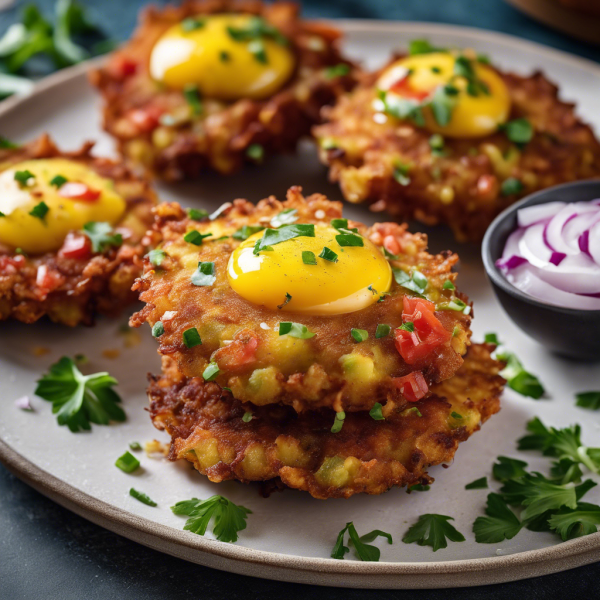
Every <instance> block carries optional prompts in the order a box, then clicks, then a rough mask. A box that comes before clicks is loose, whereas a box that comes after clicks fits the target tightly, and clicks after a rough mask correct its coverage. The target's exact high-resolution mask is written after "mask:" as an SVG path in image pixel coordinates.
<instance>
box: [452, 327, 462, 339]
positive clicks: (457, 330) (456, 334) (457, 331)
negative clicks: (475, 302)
mask: <svg viewBox="0 0 600 600" xmlns="http://www.w3.org/2000/svg"><path fill="white" fill-rule="evenodd" d="M460 331H461V330H460V327H459V326H458V325H455V326H454V329H453V330H452V337H457V336H458V335H460Z"/></svg>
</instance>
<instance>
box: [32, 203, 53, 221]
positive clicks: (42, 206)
mask: <svg viewBox="0 0 600 600" xmlns="http://www.w3.org/2000/svg"><path fill="white" fill-rule="evenodd" d="M49 210H50V208H49V207H48V205H47V204H46V203H45V202H44V201H43V200H42V201H41V202H39V203H38V204H36V205H35V206H34V207H33V208H32V209H31V210H30V211H29V214H30V215H31V216H32V217H35V218H36V219H40V220H41V221H43V220H44V217H45V216H46V215H47V214H48V211H49Z"/></svg>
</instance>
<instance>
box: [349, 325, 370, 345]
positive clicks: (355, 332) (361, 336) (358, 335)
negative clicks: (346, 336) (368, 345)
mask: <svg viewBox="0 0 600 600" xmlns="http://www.w3.org/2000/svg"><path fill="white" fill-rule="evenodd" d="M350 335H351V336H352V339H353V340H354V341H355V342H364V341H365V340H366V339H367V338H368V337H369V333H368V332H367V330H366V329H354V328H352V329H351V330H350Z"/></svg>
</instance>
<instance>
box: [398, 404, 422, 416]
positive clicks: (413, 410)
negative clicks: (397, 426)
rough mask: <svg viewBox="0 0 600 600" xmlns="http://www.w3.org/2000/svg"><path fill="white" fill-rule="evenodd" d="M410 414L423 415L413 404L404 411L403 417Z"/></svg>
mask: <svg viewBox="0 0 600 600" xmlns="http://www.w3.org/2000/svg"><path fill="white" fill-rule="evenodd" d="M409 415H416V416H417V417H422V416H423V415H422V414H421V411H420V410H419V409H418V408H417V407H416V406H411V407H410V408H407V409H406V410H404V411H402V416H403V417H408V416H409Z"/></svg>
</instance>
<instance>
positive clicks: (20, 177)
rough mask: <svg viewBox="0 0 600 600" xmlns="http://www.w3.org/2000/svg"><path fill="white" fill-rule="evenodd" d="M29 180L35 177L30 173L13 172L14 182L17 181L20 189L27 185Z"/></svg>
mask: <svg viewBox="0 0 600 600" xmlns="http://www.w3.org/2000/svg"><path fill="white" fill-rule="evenodd" d="M30 179H35V175H34V174H33V173H32V172H31V171H28V170H25V171H15V181H17V182H18V183H19V185H20V186H21V187H25V186H26V185H28V183H29V180H30Z"/></svg>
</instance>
